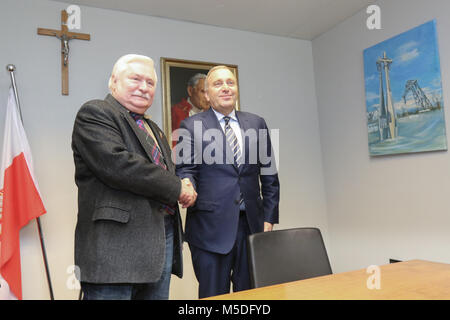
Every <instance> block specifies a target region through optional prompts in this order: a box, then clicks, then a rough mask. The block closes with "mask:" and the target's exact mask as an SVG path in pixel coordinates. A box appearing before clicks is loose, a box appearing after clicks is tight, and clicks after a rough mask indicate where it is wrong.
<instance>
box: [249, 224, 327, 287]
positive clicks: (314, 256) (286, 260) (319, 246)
mask: <svg viewBox="0 0 450 320" xmlns="http://www.w3.org/2000/svg"><path fill="white" fill-rule="evenodd" d="M247 250H248V262H249V269H250V279H251V285H252V287H253V288H258V287H264V286H268V285H273V284H278V283H283V282H289V281H295V280H303V279H307V278H313V277H318V276H323V275H327V274H331V273H332V271H331V265H330V261H329V260H328V255H327V251H326V249H325V245H324V243H323V239H322V235H321V233H320V230H319V229H317V228H296V229H286V230H277V231H271V232H262V233H256V234H252V235H250V236H249V237H248V249H247Z"/></svg>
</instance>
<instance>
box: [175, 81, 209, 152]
mask: <svg viewBox="0 0 450 320" xmlns="http://www.w3.org/2000/svg"><path fill="white" fill-rule="evenodd" d="M205 78H206V75H205V74H203V73H197V74H195V75H194V76H192V77H191V78H190V79H189V81H188V83H187V93H188V97H187V98H183V99H182V100H181V102H179V103H177V104H174V105H173V106H172V132H173V131H174V130H176V129H178V128H179V127H180V123H181V121H183V120H184V119H186V118H187V117H190V116H192V115H194V114H197V113H200V112H202V111H205V110H208V109H209V103H208V101H206V97H205ZM174 145H175V144H174Z"/></svg>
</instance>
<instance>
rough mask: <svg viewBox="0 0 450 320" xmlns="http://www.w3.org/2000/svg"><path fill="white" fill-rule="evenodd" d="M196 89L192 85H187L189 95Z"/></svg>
mask: <svg viewBox="0 0 450 320" xmlns="http://www.w3.org/2000/svg"><path fill="white" fill-rule="evenodd" d="M193 90H194V88H192V87H191V86H188V87H187V93H188V96H189V97H192V91H193Z"/></svg>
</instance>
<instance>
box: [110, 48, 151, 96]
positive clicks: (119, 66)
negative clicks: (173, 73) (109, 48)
mask: <svg viewBox="0 0 450 320" xmlns="http://www.w3.org/2000/svg"><path fill="white" fill-rule="evenodd" d="M132 62H142V63H145V64H149V65H150V66H151V67H152V69H153V73H154V76H155V81H158V77H157V76H156V71H155V63H154V62H153V60H152V58H149V57H147V56H143V55H140V54H132V53H131V54H126V55H124V56H122V57H120V58H119V59H117V61H116V63H115V64H114V67H113V69H112V72H111V76H110V77H109V83H108V87H109V90H111V91H112V86H113V84H114V79H115V78H117V76H118V75H119V74H120V73H121V72H123V71H125V70H126V69H127V67H128V64H129V63H132Z"/></svg>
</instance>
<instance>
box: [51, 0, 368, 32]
mask: <svg viewBox="0 0 450 320" xmlns="http://www.w3.org/2000/svg"><path fill="white" fill-rule="evenodd" d="M54 1H58V2H66V3H70V4H77V5H80V6H90V7H97V8H103V9H112V10H119V11H125V12H130V13H137V14H143V15H148V16H156V17H163V18H169V19H176V20H182V21H189V22H194V23H200V24H206V25H213V26H219V27H225V28H232V29H237V30H244V31H253V32H259V33H264V34H271V35H277V36H283V37H290V38H298V39H303V40H312V39H314V38H315V37H317V36H319V35H321V34H322V33H324V32H326V31H328V30H330V29H331V28H333V27H334V26H336V25H337V24H339V23H340V22H342V21H344V20H345V19H347V18H349V17H351V16H352V15H354V14H355V13H357V12H358V11H360V10H363V9H365V8H366V7H367V6H368V5H369V4H371V3H373V2H374V0H227V1H225V0H126V1H123V0H54Z"/></svg>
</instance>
